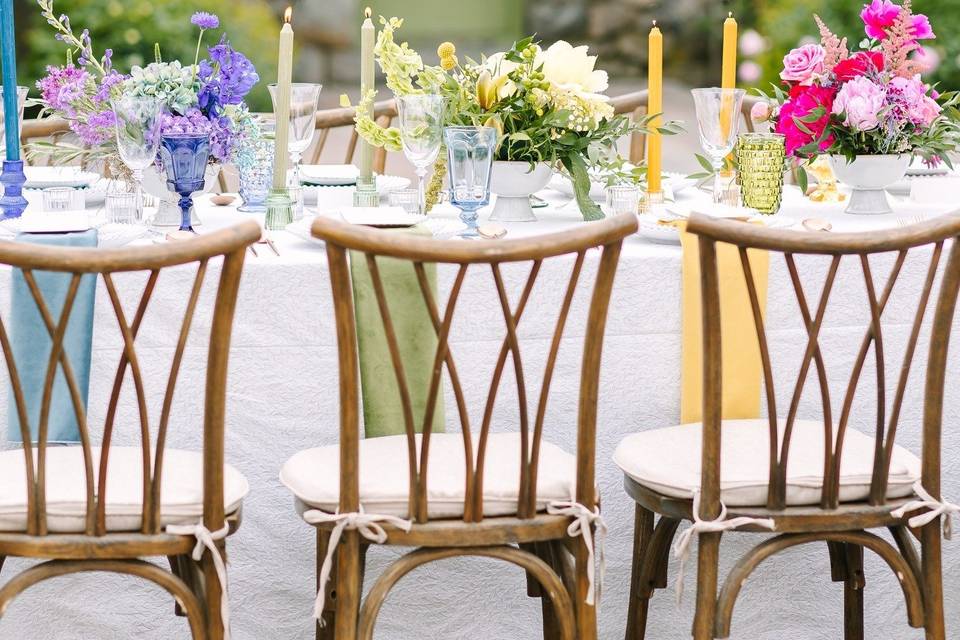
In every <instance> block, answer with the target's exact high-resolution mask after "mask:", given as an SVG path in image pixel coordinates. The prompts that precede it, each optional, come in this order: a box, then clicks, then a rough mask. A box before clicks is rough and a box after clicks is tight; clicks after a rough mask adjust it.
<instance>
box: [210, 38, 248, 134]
mask: <svg viewBox="0 0 960 640" xmlns="http://www.w3.org/2000/svg"><path fill="white" fill-rule="evenodd" d="M209 52H210V59H209V60H204V61H202V62H201V63H200V73H199V77H200V82H201V88H200V93H199V94H198V95H197V101H198V103H199V105H200V108H201V109H203V110H204V112H206V113H208V114H210V115H211V116H219V115H220V114H221V111H222V107H223V106H225V105H237V104H240V103H242V102H243V99H244V98H245V97H246V95H247V94H248V93H250V90H251V89H252V88H253V86H254V85H255V84H257V82H259V81H260V76H259V75H258V74H257V70H256V68H255V67H254V66H253V63H252V62H250V60H249V59H248V58H247V57H246V56H245V55H243V54H242V53H240V52H239V51H236V50H235V49H234V48H233V47H231V46H230V43H229V42H228V41H227V38H226V36H224V37H223V38H221V39H220V43H219V44H218V45H216V46H214V47H210V49H209Z"/></svg>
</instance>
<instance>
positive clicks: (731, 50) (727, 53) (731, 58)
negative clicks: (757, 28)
mask: <svg viewBox="0 0 960 640" xmlns="http://www.w3.org/2000/svg"><path fill="white" fill-rule="evenodd" d="M720 86H721V87H722V88H723V89H734V88H736V86H737V21H736V20H735V19H734V18H733V12H730V13H729V14H728V15H727V19H726V20H724V21H723V70H722V72H721V75H720Z"/></svg>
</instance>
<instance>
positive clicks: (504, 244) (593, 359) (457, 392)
mask: <svg viewBox="0 0 960 640" xmlns="http://www.w3.org/2000/svg"><path fill="white" fill-rule="evenodd" d="M636 226H637V221H636V217H635V216H631V215H625V216H618V217H615V218H608V219H606V220H602V221H600V222H594V223H590V224H587V225H583V226H580V227H577V228H576V229H572V230H569V231H564V232H560V233H555V234H549V235H543V236H536V237H531V238H523V239H517V240H501V241H496V242H463V241H457V240H434V239H431V238H424V237H417V236H415V235H412V234H399V233H392V232H389V231H379V230H370V229H363V228H360V227H356V226H351V225H346V224H343V223H339V222H336V221H333V220H330V219H328V218H323V217H320V218H317V220H316V221H315V222H314V224H313V234H314V235H315V236H316V237H318V238H322V239H323V240H324V241H326V248H327V259H328V261H329V264H330V279H331V282H332V288H333V297H334V308H335V310H336V321H337V339H338V345H339V365H340V469H341V472H340V473H341V477H340V511H341V512H342V513H347V512H355V511H357V510H358V507H359V506H360V505H359V498H358V492H359V486H358V481H359V479H358V467H357V457H358V443H359V438H360V425H359V415H358V401H359V392H360V390H359V386H360V381H359V376H358V368H357V328H356V323H355V319H354V311H353V300H352V295H351V288H350V286H351V285H350V269H349V266H348V262H347V255H348V251H354V252H355V253H354V254H353V255H354V259H361V258H360V256H363V258H362V259H364V260H365V261H366V263H367V266H368V267H369V271H370V276H371V279H372V284H373V288H374V292H375V294H376V297H377V302H378V306H379V310H380V318H381V320H382V322H383V327H384V333H385V335H386V338H387V342H388V346H389V350H390V354H391V359H392V366H393V371H394V373H395V375H396V379H397V387H398V389H399V393H400V396H401V398H400V400H401V403H402V405H403V407H404V408H405V411H404V414H405V415H404V418H405V420H404V423H405V424H404V429H405V433H406V439H407V443H408V458H409V460H408V463H409V471H410V486H411V492H410V497H409V513H410V515H411V517H412V518H414V519H415V520H416V521H417V522H425V521H426V520H427V510H428V504H427V466H428V463H429V460H430V458H429V450H430V449H429V447H430V439H431V434H430V429H429V425H430V424H432V422H433V414H434V411H435V410H436V406H437V398H438V395H439V394H440V393H441V392H442V375H443V370H444V366H445V367H446V371H447V375H448V378H449V382H450V384H451V386H452V388H453V394H454V397H455V399H456V404H457V413H458V416H459V420H460V431H461V434H462V437H463V444H464V447H463V448H464V463H465V468H466V485H465V487H464V488H465V496H467V500H466V504H465V513H464V520H465V521H467V522H478V521H480V520H482V518H483V485H484V468H485V466H486V465H487V464H488V463H489V460H487V458H488V457H489V456H487V455H486V446H487V440H488V436H489V434H490V430H491V426H492V425H491V422H492V415H493V408H494V404H495V402H496V399H497V394H498V393H499V391H500V387H501V377H502V376H503V374H504V367H505V366H506V363H507V357H508V356H510V359H511V361H512V371H513V374H514V379H515V383H516V391H517V399H518V404H519V406H518V422H519V432H520V434H519V438H520V443H521V444H520V447H521V453H520V457H521V460H520V478H519V485H518V486H519V487H520V495H519V501H518V505H517V514H518V516H519V517H520V518H531V517H533V516H534V515H535V513H536V504H537V474H538V463H539V456H540V448H541V439H542V435H543V427H544V417H545V412H546V409H547V406H548V397H549V392H550V384H551V379H552V377H553V374H554V366H555V364H556V361H557V354H558V351H559V348H560V344H561V338H562V337H563V333H564V329H565V327H566V325H567V324H568V316H569V312H570V309H571V304H572V303H573V297H574V294H575V292H576V288H577V284H578V282H579V280H580V276H581V272H582V271H583V267H584V262H585V261H586V260H587V256H588V253H587V252H588V250H590V249H592V248H599V249H600V252H599V255H598V254H596V253H591V254H590V255H591V257H592V256H597V255H598V267H597V270H596V278H595V281H594V285H593V294H592V298H591V301H590V305H589V309H588V312H587V314H586V317H585V324H584V327H583V329H584V336H585V337H584V343H583V357H582V362H581V370H580V380H579V413H578V419H577V429H578V430H577V443H578V445H577V486H576V499H577V501H578V502H580V503H581V504H583V505H585V506H588V507H591V508H592V507H593V506H594V505H595V504H596V502H597V496H596V494H595V478H594V472H595V470H594V447H595V443H594V440H595V431H596V412H597V393H598V378H599V368H600V351H601V347H602V344H603V334H604V326H605V322H606V316H607V308H608V302H609V299H610V293H611V289H612V286H613V278H614V273H615V271H616V267H617V262H618V260H619V256H620V248H621V244H622V241H623V238H624V237H626V236H627V235H629V234H630V233H632V232H633V231H634V230H635V229H636ZM571 255H572V256H574V261H573V266H572V270H571V275H570V277H569V281H568V284H567V287H566V290H565V295H564V298H563V302H562V303H561V304H560V308H559V311H558V314H557V320H556V325H555V327H554V331H553V339H552V343H551V347H550V350H549V355H548V356H547V358H546V365H545V367H544V371H543V374H542V376H535V377H534V378H533V379H528V378H526V377H525V375H526V374H527V373H528V372H529V362H528V366H527V369H525V368H524V360H523V358H522V357H521V346H520V340H519V338H518V334H517V327H518V324H519V322H520V320H521V317H522V316H523V314H524V312H525V310H526V306H527V302H528V301H529V299H530V295H531V293H532V292H533V289H534V284H535V283H536V280H537V275H538V274H539V273H540V271H541V266H542V265H543V263H544V261H552V262H556V260H553V259H558V258H561V257H563V256H571ZM385 257H392V258H398V259H401V260H404V261H409V262H410V263H412V266H413V271H415V273H416V277H417V280H418V282H419V289H420V293H421V295H422V298H423V304H424V305H425V308H426V310H427V312H428V314H429V316H430V318H431V321H432V324H433V327H434V330H435V332H436V334H437V339H438V345H437V350H436V352H435V354H434V358H433V363H434V366H433V370H432V375H431V378H430V385H429V392H428V396H427V398H428V399H427V405H426V410H425V415H424V421H423V425H424V429H423V436H422V438H420V439H419V441H420V446H419V450H418V448H417V444H416V443H417V438H416V437H415V431H417V430H418V429H415V426H416V425H414V419H413V416H412V411H410V409H409V407H410V406H411V401H410V396H409V393H408V390H407V384H406V376H405V374H404V371H403V367H402V361H401V359H400V355H399V348H398V344H397V337H396V333H395V331H394V328H393V323H392V321H391V309H390V308H389V305H388V303H387V299H386V296H385V294H384V286H383V282H382V280H381V278H380V273H379V269H378V259H379V258H385ZM438 263H439V264H446V265H449V266H450V268H454V267H455V268H456V276H455V278H454V281H453V284H452V286H451V290H450V294H449V297H448V298H447V302H446V305H445V306H444V307H443V308H440V307H439V305H438V304H437V301H436V300H435V299H434V294H433V293H432V291H431V287H430V284H429V281H428V276H427V272H426V266H425V265H427V264H438ZM511 264H521V265H522V264H529V265H530V271H529V274H528V276H527V278H526V283H525V285H524V287H523V290H522V292H519V296H514V298H513V299H514V300H515V301H516V302H515V304H514V303H512V302H511V296H510V293H509V292H508V291H507V286H506V285H505V279H504V277H503V273H502V271H501V266H506V265H511ZM552 266H559V263H558V264H556V265H552ZM471 268H473V270H474V271H477V270H483V271H486V270H487V269H489V272H490V273H491V274H492V277H493V283H494V285H495V289H496V294H497V298H498V300H499V311H500V312H501V314H502V316H503V320H504V327H505V331H504V338H503V340H502V342H501V341H497V344H496V349H494V350H491V353H490V355H491V361H493V356H494V355H496V366H495V368H494V370H493V375H492V378H491V382H490V385H489V390H488V393H487V395H486V398H485V403H484V404H483V414H482V415H483V420H482V423H481V424H480V429H479V433H477V434H474V433H472V432H471V425H470V417H469V413H470V412H469V408H468V406H467V400H466V398H465V396H464V390H463V387H462V385H461V380H460V377H459V375H458V373H457V363H456V361H455V353H454V351H455V350H454V348H453V346H452V345H451V344H450V342H449V339H450V330H451V325H452V323H453V321H454V312H455V310H456V309H457V301H458V299H459V298H460V297H461V289H462V285H463V284H464V278H465V277H466V275H467V272H468V270H470V269H471ZM521 268H522V267H521ZM588 271H589V268H588ZM461 306H462V305H461ZM394 311H395V310H394ZM470 348H471V350H476V349H477V348H478V347H477V346H476V345H471V347H470ZM497 354H498V355H497ZM461 362H462V361H461ZM536 377H539V378H540V389H539V394H538V396H537V398H538V404H537V408H536V413H535V415H534V416H532V420H531V412H530V407H528V398H533V397H534V393H533V391H532V386H531V382H535V378H536ZM478 406H479V405H478ZM475 435H476V438H477V442H476V446H474V437H475Z"/></svg>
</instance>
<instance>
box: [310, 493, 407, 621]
mask: <svg viewBox="0 0 960 640" xmlns="http://www.w3.org/2000/svg"><path fill="white" fill-rule="evenodd" d="M303 519H304V520H306V521H307V522H309V523H310V524H323V523H327V522H334V523H336V524H335V525H334V527H333V529H332V530H331V531H330V541H329V542H328V543H327V555H326V556H325V557H324V558H323V565H322V566H321V567H320V581H319V582H320V584H319V586H318V588H317V599H316V602H315V603H314V606H313V617H314V618H316V619H317V620H318V622H319V624H320V626H323V624H324V621H323V607H324V605H325V604H326V603H325V595H326V587H327V582H329V581H330V572H331V571H332V570H333V554H334V553H336V551H337V545H338V544H339V543H340V537H341V536H342V535H343V532H344V531H345V530H347V529H349V530H351V531H353V530H355V531H358V532H360V535H361V536H363V537H364V538H366V539H367V540H369V541H370V542H374V543H376V544H383V543H384V542H386V541H387V532H386V531H384V530H383V527H381V526H380V525H379V524H378V523H379V522H386V523H389V524H392V525H394V526H395V527H397V528H398V529H402V530H403V531H410V528H411V527H412V526H413V523H412V522H410V521H409V520H404V519H402V518H398V517H396V516H384V515H377V514H374V513H364V512H363V509H362V508H361V509H360V511H357V512H353V513H327V512H326V511H320V510H319V509H310V510H308V511H304V513H303Z"/></svg>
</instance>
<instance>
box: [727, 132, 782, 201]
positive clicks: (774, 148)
mask: <svg viewBox="0 0 960 640" xmlns="http://www.w3.org/2000/svg"><path fill="white" fill-rule="evenodd" d="M785 156H786V151H785V145H784V137H783V135H782V134H779V133H744V134H742V135H741V136H740V138H739V140H738V142H737V166H738V171H737V182H738V183H739V184H740V193H741V196H742V198H743V205H744V206H745V207H751V208H753V209H756V210H757V211H759V212H760V213H763V214H767V215H770V214H774V213H776V212H777V211H779V210H780V202H781V201H782V199H783V174H784V162H785Z"/></svg>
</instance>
